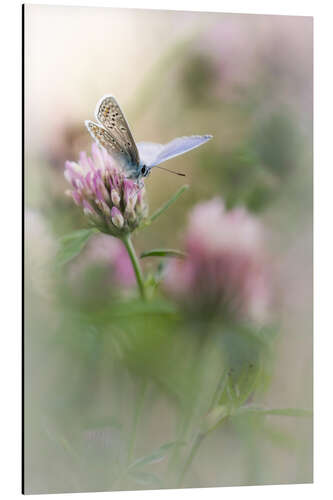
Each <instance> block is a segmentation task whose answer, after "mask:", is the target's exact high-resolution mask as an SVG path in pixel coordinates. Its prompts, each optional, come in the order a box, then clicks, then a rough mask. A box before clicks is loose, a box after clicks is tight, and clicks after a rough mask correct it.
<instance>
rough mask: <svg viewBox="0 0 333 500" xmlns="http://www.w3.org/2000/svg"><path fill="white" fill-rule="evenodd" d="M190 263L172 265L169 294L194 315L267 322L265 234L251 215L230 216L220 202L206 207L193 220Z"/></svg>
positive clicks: (168, 275)
mask: <svg viewBox="0 0 333 500" xmlns="http://www.w3.org/2000/svg"><path fill="white" fill-rule="evenodd" d="M185 246H186V250H187V253H188V257H187V258H186V259H185V260H182V261H180V260H173V261H172V262H170V264H169V267H168V270H167V273H166V279H165V286H166V289H167V291H168V292H169V293H171V294H172V295H173V296H174V297H176V298H177V299H178V300H180V301H181V302H182V303H183V304H185V306H186V307H187V308H188V309H190V311H192V312H193V311H195V312H198V311H199V312H200V311H201V312H204V313H205V314H215V313H217V312H218V311H220V312H221V311H222V312H223V313H226V314H228V315H233V316H235V315H237V317H246V318H249V319H252V320H254V321H256V322H265V321H266V319H267V313H268V306H269V303H270V280H269V278H268V274H267V271H266V265H265V256H264V245H263V229H262V226H261V224H260V223H259V221H258V220H257V219H256V218H255V217H253V216H251V215H250V214H249V213H248V212H246V210H245V209H241V208H238V209H234V210H231V211H229V212H228V211H226V210H225V207H224V204H223V202H222V201H221V200H220V199H217V198H216V199H213V200H211V201H208V202H204V203H200V204H198V205H196V206H195V207H194V209H193V210H192V212H191V214H190V217H189V224H188V229H187V232H186V236H185Z"/></svg>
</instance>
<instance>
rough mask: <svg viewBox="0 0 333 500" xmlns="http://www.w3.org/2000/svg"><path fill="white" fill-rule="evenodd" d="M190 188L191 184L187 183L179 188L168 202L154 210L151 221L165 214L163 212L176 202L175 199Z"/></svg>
mask: <svg viewBox="0 0 333 500" xmlns="http://www.w3.org/2000/svg"><path fill="white" fill-rule="evenodd" d="M188 188H189V186H188V185H187V184H185V185H184V186H182V187H181V188H180V189H178V191H177V192H176V193H175V194H174V195H173V196H171V198H170V199H169V200H168V201H167V202H166V203H164V205H162V206H161V207H160V208H158V209H157V210H156V212H154V213H153V214H152V215H151V216H150V217H149V222H153V221H154V220H155V219H157V217H159V216H160V215H161V214H163V212H165V211H166V210H167V209H168V208H169V207H170V206H171V205H172V204H173V203H175V201H176V200H178V198H179V196H181V195H182V194H183V193H184V191H187V189H188Z"/></svg>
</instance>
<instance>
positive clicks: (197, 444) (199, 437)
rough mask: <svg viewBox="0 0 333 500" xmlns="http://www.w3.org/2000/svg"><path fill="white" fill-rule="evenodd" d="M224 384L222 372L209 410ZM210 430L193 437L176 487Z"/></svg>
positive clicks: (179, 486) (180, 484) (215, 402)
mask: <svg viewBox="0 0 333 500" xmlns="http://www.w3.org/2000/svg"><path fill="white" fill-rule="evenodd" d="M224 384H225V374H224V373H222V375H221V377H220V379H219V381H218V384H217V387H216V390H215V392H214V395H213V398H212V402H211V405H210V407H209V411H211V410H212V409H213V408H214V407H215V406H216V404H217V403H218V400H219V398H220V397H221V392H222V389H223V387H224ZM209 432H210V430H208V431H207V432H200V433H199V434H198V435H197V437H196V438H195V440H194V442H193V445H192V448H191V451H190V454H189V456H188V458H187V460H186V462H185V464H184V467H183V469H182V471H181V473H180V475H179V478H178V481H177V488H181V486H182V483H183V480H184V478H185V476H186V474H187V471H188V469H189V468H190V466H191V464H192V462H193V459H194V457H195V455H196V453H197V452H198V449H199V447H200V445H201V443H202V441H203V440H204V438H205V437H206V436H207V434H208V433H209Z"/></svg>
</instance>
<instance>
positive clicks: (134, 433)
mask: <svg viewBox="0 0 333 500" xmlns="http://www.w3.org/2000/svg"><path fill="white" fill-rule="evenodd" d="M147 385H148V384H147V380H146V379H144V380H143V381H142V385H141V390H140V393H139V395H138V399H137V404H136V408H135V413H134V420H133V428H132V434H131V438H130V442H129V447H128V456H127V464H128V465H130V462H131V460H132V458H133V453H134V448H135V443H136V436H137V428H138V423H139V420H140V416H141V413H142V409H143V403H144V399H145V395H146V390H147Z"/></svg>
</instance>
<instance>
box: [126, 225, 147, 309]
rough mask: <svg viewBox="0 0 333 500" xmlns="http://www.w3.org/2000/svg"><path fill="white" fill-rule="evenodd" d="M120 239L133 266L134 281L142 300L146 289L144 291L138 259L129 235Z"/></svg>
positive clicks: (144, 297)
mask: <svg viewBox="0 0 333 500" xmlns="http://www.w3.org/2000/svg"><path fill="white" fill-rule="evenodd" d="M122 241H123V243H124V245H125V247H126V250H127V253H128V255H129V257H130V259H131V262H132V266H133V269H134V273H135V277H136V281H137V284H138V287H139V290H140V295H141V298H142V299H143V300H145V299H146V291H145V285H144V281H143V275H142V271H141V267H140V263H139V259H138V258H137V255H136V253H135V250H134V247H133V243H132V239H131V235H130V234H126V235H125V236H124V237H123V238H122Z"/></svg>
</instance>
